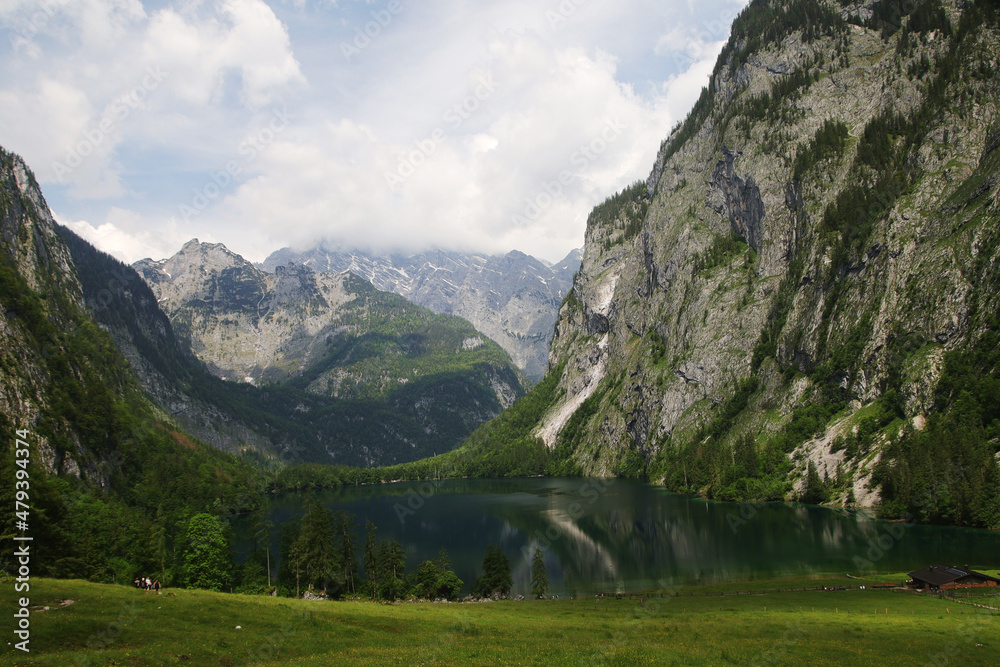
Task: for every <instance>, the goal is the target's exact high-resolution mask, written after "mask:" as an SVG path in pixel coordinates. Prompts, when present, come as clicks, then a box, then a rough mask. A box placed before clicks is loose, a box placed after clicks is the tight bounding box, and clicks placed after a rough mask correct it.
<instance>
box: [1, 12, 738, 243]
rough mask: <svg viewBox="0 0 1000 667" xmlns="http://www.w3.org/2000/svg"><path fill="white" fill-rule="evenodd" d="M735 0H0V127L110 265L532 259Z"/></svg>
mask: <svg viewBox="0 0 1000 667" xmlns="http://www.w3.org/2000/svg"><path fill="white" fill-rule="evenodd" d="M745 4H746V0H698V1H695V0H615V1H612V0H531V1H529V0H490V1H488V2H472V1H467V0H425V1H424V2H415V1H410V0H367V1H366V0H173V1H166V2H156V1H152V0H148V1H146V2H143V1H141V0H0V38H2V39H0V54H2V55H0V145H2V146H3V147H4V148H6V149H7V150H9V151H13V152H15V153H18V154H20V155H21V156H22V157H23V158H24V159H25V160H26V161H27V163H28V165H29V167H31V169H32V170H33V171H34V172H35V175H36V177H37V179H38V181H39V183H40V184H41V186H42V192H43V194H44V195H45V198H46V201H47V202H48V204H49V206H50V208H51V209H52V211H53V214H54V216H55V217H56V219H57V220H58V221H59V222H61V223H62V224H64V225H67V226H69V227H70V228H71V229H73V230H74V231H76V232H77V233H78V234H80V235H81V236H83V237H84V238H86V239H88V240H90V241H91V242H92V243H94V244H95V245H96V246H98V247H99V248H101V249H102V250H105V251H107V252H109V253H111V254H113V255H115V256H117V257H118V258H120V259H122V260H124V261H127V262H132V261H135V260H138V259H141V258H144V257H151V258H153V259H161V258H165V257H168V256H170V255H172V254H174V253H175V252H177V250H179V249H180V247H181V245H183V244H184V242H186V241H187V240H189V239H191V238H194V237H197V238H198V239H200V240H201V241H207V242H213V243H224V244H226V246H227V247H228V248H230V249H231V250H233V251H235V252H238V253H240V254H242V255H243V256H244V257H246V258H247V259H249V260H251V261H261V260H263V259H264V258H265V257H266V256H267V255H268V254H270V253H271V252H273V251H274V250H277V249H279V248H282V247H286V246H290V247H293V248H296V249H299V250H304V249H307V248H310V247H314V246H316V245H317V244H320V243H323V244H325V245H326V246H327V247H330V248H345V249H346V248H358V249H363V250H368V251H373V252H401V253H415V252H420V251H423V250H428V249H434V248H442V249H447V250H456V251H462V252H478V253H490V254H498V253H505V252H508V251H510V250H514V249H516V250H520V251H522V252H526V253H528V254H531V255H534V256H536V257H539V258H541V259H545V260H548V261H552V262H555V261H558V260H560V259H562V257H564V256H565V255H566V254H567V253H568V252H569V251H570V250H571V249H573V248H578V247H581V246H582V245H583V236H584V230H585V228H586V219H587V215H588V213H589V212H590V210H591V208H593V206H594V205H596V204H598V203H600V202H602V201H603V200H604V199H606V198H607V197H609V196H611V195H613V194H614V193H615V192H617V191H619V190H620V189H622V188H623V187H626V186H628V185H630V184H631V183H633V182H635V181H636V180H640V179H645V178H646V177H647V176H648V174H649V172H650V170H651V168H652V166H653V161H654V159H655V157H656V152H657V150H658V148H659V146H660V143H661V142H662V141H663V140H664V139H665V138H666V137H667V135H668V134H669V132H670V130H671V128H672V127H673V126H674V125H675V124H676V123H677V122H679V121H680V120H682V119H683V118H684V116H685V115H686V114H687V112H688V110H689V109H690V108H691V106H692V105H693V104H694V101H695V100H696V99H697V96H698V94H699V92H700V90H701V88H702V87H703V86H704V85H706V84H707V81H708V75H709V74H710V72H711V69H712V67H713V65H714V63H715V60H716V57H717V55H718V53H719V51H720V50H721V48H722V45H723V44H724V43H725V40H726V39H727V38H728V34H729V28H730V25H731V23H732V20H733V18H735V16H736V14H737V13H738V12H739V11H740V10H741V9H742V8H743V6H745Z"/></svg>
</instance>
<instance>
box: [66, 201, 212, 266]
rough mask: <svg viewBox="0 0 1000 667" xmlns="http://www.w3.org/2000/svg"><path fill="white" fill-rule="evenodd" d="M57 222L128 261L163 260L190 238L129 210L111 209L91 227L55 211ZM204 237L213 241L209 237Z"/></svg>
mask: <svg viewBox="0 0 1000 667" xmlns="http://www.w3.org/2000/svg"><path fill="white" fill-rule="evenodd" d="M55 218H56V220H57V221H58V222H59V224H61V225H63V226H65V227H68V228H69V229H70V230H72V231H73V232H74V233H76V234H77V235H78V236H80V237H81V238H84V239H86V240H87V241H90V243H92V244H93V245H95V246H96V247H98V248H100V249H101V250H103V251H104V252H106V253H108V254H109V255H113V256H114V257H116V258H118V259H119V260H121V261H123V262H126V263H131V262H134V261H136V260H139V259H143V258H146V257H149V258H152V259H163V258H165V257H169V256H170V255H173V254H174V253H175V252H177V249H178V248H180V246H181V245H182V244H183V243H184V242H185V241H187V240H188V239H189V238H190V237H188V236H185V235H184V234H183V233H179V232H178V230H177V229H176V228H175V227H173V226H170V225H166V226H163V225H151V224H149V222H150V221H148V220H145V219H143V218H142V216H140V215H138V214H137V213H135V212H133V211H127V210H123V209H119V208H112V209H111V211H110V212H109V214H108V219H107V220H106V221H105V222H103V223H101V224H99V225H97V226H94V225H92V224H90V223H89V222H87V221H85V220H70V219H66V218H64V217H63V216H61V215H58V214H55ZM204 240H206V241H209V242H213V239H212V238H205V239H204Z"/></svg>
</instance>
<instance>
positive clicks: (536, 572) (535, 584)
mask: <svg viewBox="0 0 1000 667" xmlns="http://www.w3.org/2000/svg"><path fill="white" fill-rule="evenodd" d="M548 592H549V577H548V575H547V574H546V573H545V556H544V555H543V554H542V550H541V549H539V548H536V549H535V555H534V557H533V558H532V559H531V594H532V595H534V596H535V597H537V598H538V599H539V600H540V599H542V598H544V597H545V596H546V595H547V594H548Z"/></svg>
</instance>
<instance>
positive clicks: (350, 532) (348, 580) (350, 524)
mask: <svg viewBox="0 0 1000 667" xmlns="http://www.w3.org/2000/svg"><path fill="white" fill-rule="evenodd" d="M336 523H337V537H338V538H339V540H340V562H341V565H342V566H343V568H344V590H346V591H347V592H348V593H357V578H358V557H357V555H355V553H354V515H353V514H350V513H348V512H345V511H343V510H341V511H339V512H337V515H336Z"/></svg>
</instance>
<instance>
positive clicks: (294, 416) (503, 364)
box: [135, 240, 524, 465]
mask: <svg viewBox="0 0 1000 667" xmlns="http://www.w3.org/2000/svg"><path fill="white" fill-rule="evenodd" d="M135 268H136V269H137V270H139V271H140V272H141V274H142V276H143V277H144V279H145V281H146V283H147V284H148V285H149V287H150V288H151V289H152V291H153V293H154V294H155V295H156V296H155V298H156V300H157V301H158V302H159V306H160V308H162V309H163V310H164V311H165V312H166V313H167V315H168V317H169V319H170V323H171V326H172V327H173V328H174V329H175V330H176V331H177V333H178V336H180V337H181V338H182V339H185V340H187V341H188V342H189V344H190V348H191V350H192V351H193V352H194V354H195V355H197V357H198V358H199V359H201V360H202V361H203V362H204V363H205V364H206V365H207V366H208V368H209V369H210V370H211V371H212V372H213V373H214V374H216V375H217V376H218V377H220V378H224V379H227V380H230V381H233V382H238V383H247V384H251V385H256V386H258V387H260V388H261V389H262V390H263V391H264V394H262V395H260V396H258V395H257V394H256V393H254V392H252V391H251V392H248V393H247V395H246V396H245V397H244V398H242V399H240V398H232V399H231V400H229V404H230V407H231V408H233V409H234V410H231V412H235V413H236V414H241V415H243V416H244V417H243V421H244V422H248V423H250V424H251V426H253V431H254V433H262V432H263V433H265V434H267V436H268V437H269V438H271V439H272V441H273V442H274V447H275V449H276V450H280V451H287V450H288V449H289V448H292V449H294V450H295V454H294V455H293V456H292V457H291V460H295V459H304V460H310V461H321V462H327V463H340V464H352V465H388V464H391V463H399V462H403V461H410V460H413V459H417V458H421V457H423V456H428V455H433V454H435V453H443V452H445V451H448V450H450V449H452V448H454V447H456V446H457V445H458V444H459V443H460V442H461V440H462V438H464V437H465V436H466V435H468V434H469V433H470V432H472V431H473V430H474V429H475V428H476V427H477V426H479V425H480V424H482V423H483V422H485V421H488V420H489V419H492V418H493V417H495V416H496V415H497V414H499V413H500V412H501V411H502V410H503V409H504V408H506V407H507V406H509V405H510V404H511V403H513V401H514V400H515V399H517V398H518V397H520V396H521V395H523V394H524V382H523V378H522V376H521V375H520V373H519V372H518V371H517V369H516V368H515V367H514V366H513V364H512V363H511V360H510V357H509V356H508V355H507V354H506V353H505V352H504V351H503V350H502V349H500V347H499V346H498V345H496V344H495V343H494V342H492V341H491V340H489V339H488V338H486V337H484V336H482V335H481V334H480V333H479V332H477V331H476V330H475V329H474V328H473V327H472V325H471V324H469V323H468V322H466V321H465V320H462V319H460V318H458V317H454V316H449V315H435V314H433V313H431V312H430V311H428V310H427V309H425V308H421V307H420V306H417V305H415V304H412V303H410V302H408V301H407V300H406V299H404V298H402V297H400V296H397V295H394V294H388V293H385V292H380V291H378V290H376V289H375V288H374V287H372V285H371V284H370V283H368V282H366V281H365V280H363V279H361V278H358V277H356V276H354V275H352V274H350V273H316V272H315V271H313V270H312V269H310V268H309V267H306V266H302V265H298V264H290V265H288V266H279V267H277V268H276V269H275V271H274V273H265V272H263V271H261V270H259V269H257V268H256V267H254V266H253V265H252V264H250V263H249V262H247V261H246V260H244V259H243V258H242V257H240V256H239V255H236V254H235V253H232V252H230V251H229V250H227V249H226V248H225V246H223V245H221V244H203V243H199V242H198V241H197V240H193V241H191V242H189V243H187V244H185V246H184V247H183V248H182V249H181V251H180V252H179V253H177V255H175V256H173V257H171V258H170V259H167V260H163V261H160V262H153V261H150V260H143V261H142V262H138V263H136V265H135ZM201 384H204V383H203V382H202V383H201ZM220 393H222V394H226V395H227V396H228V395H229V394H230V393H231V392H230V391H228V390H227V391H222V392H220V390H218V389H216V390H215V391H211V392H209V391H207V390H205V391H202V394H204V395H205V396H208V397H211V396H218V395H219V394H220ZM251 406H257V407H256V408H254V409H251ZM248 409H249V412H248ZM224 411H225V410H224ZM260 414H273V415H274V419H269V420H264V422H265V423H263V424H258V422H260V421H261V420H260V419H259V418H258V417H259V415H260ZM201 421H204V419H202V420H201ZM276 425H278V426H276ZM235 426H236V424H234V425H233V427H235ZM230 430H232V429H230ZM285 458H286V459H287V458H289V457H287V456H286V457H285Z"/></svg>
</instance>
